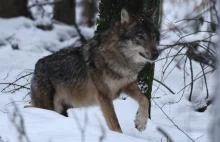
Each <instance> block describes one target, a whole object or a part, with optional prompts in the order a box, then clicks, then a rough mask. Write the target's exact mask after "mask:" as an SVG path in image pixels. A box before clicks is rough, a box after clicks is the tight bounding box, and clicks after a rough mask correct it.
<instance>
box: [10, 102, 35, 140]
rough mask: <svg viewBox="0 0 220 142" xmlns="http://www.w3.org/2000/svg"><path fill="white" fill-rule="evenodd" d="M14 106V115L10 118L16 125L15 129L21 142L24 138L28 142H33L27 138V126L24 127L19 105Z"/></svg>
mask: <svg viewBox="0 0 220 142" xmlns="http://www.w3.org/2000/svg"><path fill="white" fill-rule="evenodd" d="M13 106H14V109H15V110H14V113H13V115H12V116H9V119H10V121H11V122H12V124H13V125H14V127H15V128H16V130H17V131H18V133H19V134H20V135H19V140H20V141H21V140H22V138H25V139H26V142H31V141H30V139H29V137H28V136H27V133H26V131H25V126H24V118H23V116H22V115H21V113H20V111H19V109H18V107H17V105H16V104H15V103H13ZM17 118H18V119H19V120H20V121H19V124H17V121H16V119H17Z"/></svg>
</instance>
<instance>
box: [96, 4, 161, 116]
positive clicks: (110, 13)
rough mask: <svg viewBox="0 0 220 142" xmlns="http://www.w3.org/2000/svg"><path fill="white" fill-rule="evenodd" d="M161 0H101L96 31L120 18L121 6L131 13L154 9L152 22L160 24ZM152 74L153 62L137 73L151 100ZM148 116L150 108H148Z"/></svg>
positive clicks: (105, 27)
mask: <svg viewBox="0 0 220 142" xmlns="http://www.w3.org/2000/svg"><path fill="white" fill-rule="evenodd" d="M160 6H161V0H101V3H100V5H99V10H100V15H99V19H98V20H97V24H98V27H97V31H96V32H97V33H102V32H104V31H105V30H106V29H108V28H109V27H110V26H111V24H112V23H114V22H116V21H119V20H120V12H121V9H122V8H126V9H127V10H128V11H129V12H130V13H132V14H141V13H147V12H149V11H152V10H156V14H155V18H154V22H155V24H156V25H158V26H159V25H160V24H159V23H160V9H161V8H160ZM153 76H154V64H147V65H146V66H145V67H144V69H143V70H142V71H141V72H140V73H139V75H138V84H139V86H140V89H141V90H142V92H143V93H144V94H145V95H146V97H148V99H149V101H151V91H152V84H153ZM149 116H150V108H149Z"/></svg>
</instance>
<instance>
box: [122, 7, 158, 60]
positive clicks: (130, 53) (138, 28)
mask: <svg viewBox="0 0 220 142" xmlns="http://www.w3.org/2000/svg"><path fill="white" fill-rule="evenodd" d="M159 37H160V34H159V31H158V29H157V28H156V27H155V25H154V24H153V23H152V22H151V20H150V17H148V16H142V15H138V16H133V15H129V13H128V12H127V11H126V10H125V9H122V11H121V28H120V51H121V52H122V54H123V55H124V56H125V58H127V59H129V60H132V61H133V62H135V63H147V62H154V60H156V59H157V58H158V56H159V53H158V50H157V45H158V43H159Z"/></svg>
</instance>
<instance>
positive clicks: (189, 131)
mask: <svg viewBox="0 0 220 142" xmlns="http://www.w3.org/2000/svg"><path fill="white" fill-rule="evenodd" d="M166 6H167V5H165V8H166ZM168 18H169V17H168ZM168 18H167V19H168ZM170 19H172V18H170ZM165 22H167V21H165ZM82 32H83V33H85V34H86V35H87V38H89V37H91V36H92V35H93V29H87V28H82ZM171 39H172V40H170V41H174V39H175V37H172V38H171ZM162 43H163V44H168V42H167V40H164V41H163V40H162ZM78 44H79V37H78V36H77V34H76V32H75V30H74V28H72V27H68V26H64V25H62V26H61V25H58V24H56V25H55V26H54V30H53V31H42V30H40V29H37V28H36V27H35V26H34V22H33V21H31V20H28V19H25V18H22V17H19V18H14V19H0V83H2V82H6V83H7V82H12V81H14V80H15V79H16V77H17V75H18V74H20V73H21V72H22V71H24V70H25V69H32V70H33V69H34V65H35V63H36V61H37V60H38V59H39V58H41V57H44V56H46V55H49V54H50V52H49V51H56V50H59V49H61V48H64V47H68V46H70V45H73V46H76V45H78ZM12 47H18V48H19V50H13V49H12ZM172 52H173V54H175V53H176V52H175V51H172ZM172 52H171V54H172ZM166 53H167V52H164V53H163V54H162V55H161V56H160V58H163V57H164V56H166ZM179 59H180V57H178V58H176V62H175V61H174V62H172V63H171V65H170V66H169V67H168V69H167V73H166V74H165V75H164V76H166V75H167V74H169V71H172V73H171V74H170V75H169V76H168V77H167V78H166V79H165V80H164V82H165V83H166V85H168V86H169V87H170V88H171V89H172V90H173V91H174V92H175V93H176V94H174V95H173V94H171V93H170V92H169V91H168V90H166V89H165V88H164V87H163V86H161V85H160V87H159V89H158V85H159V84H158V83H157V82H154V86H153V94H152V96H153V100H152V105H151V106H152V110H151V112H152V114H151V115H152V116H151V120H150V119H149V120H148V124H147V128H146V130H145V131H143V132H139V131H137V130H136V129H135V128H134V122H133V121H134V118H135V114H136V111H137V108H138V104H137V103H136V102H134V101H133V100H132V99H130V98H127V99H126V100H122V99H118V100H116V101H115V102H114V105H115V109H116V113H117V116H118V118H119V122H120V125H121V127H122V131H123V134H120V133H116V132H112V131H110V130H109V129H108V127H107V125H106V123H105V121H104V118H103V116H102V113H101V111H100V109H99V107H92V108H87V109H85V108H82V109H71V110H69V111H68V114H69V117H68V118H66V117H63V116H61V115H60V114H57V113H56V112H53V111H48V110H43V109H37V108H23V106H24V105H25V104H28V101H29V100H30V98H29V96H27V97H25V96H26V94H27V93H28V90H26V89H21V90H19V91H17V92H15V93H4V92H0V137H1V138H0V141H1V139H2V140H3V141H4V142H18V141H19V133H18V130H17V129H16V125H20V121H19V117H18V118H17V119H16V120H15V123H12V120H11V119H10V118H11V116H13V115H14V110H15V106H14V105H13V103H11V102H12V101H15V102H16V105H17V107H18V110H19V111H18V110H16V112H19V114H21V116H22V117H23V119H24V127H25V131H26V133H27V136H28V138H29V139H30V141H31V142H49V141H50V142H64V141H65V142H82V141H83V139H82V138H85V141H86V142H98V141H100V137H101V136H105V139H104V141H105V142H144V141H148V142H161V141H162V142H166V141H167V140H166V138H165V137H164V136H163V135H162V134H161V133H160V132H159V131H158V130H157V128H161V129H162V130H164V131H166V132H167V133H168V135H169V136H171V137H172V139H173V140H174V141H175V142H191V141H192V140H190V138H192V139H193V140H194V141H196V142H209V141H210V138H209V126H210V123H211V117H210V116H211V113H212V105H210V106H209V107H208V109H207V110H206V111H205V112H203V113H199V112H196V111H195V110H194V108H195V107H196V106H195V105H203V102H202V101H203V100H204V99H203V98H204V97H205V93H206V89H205V87H204V84H203V86H202V85H201V84H202V83H201V82H203V80H202V79H198V81H197V82H196V83H195V87H194V88H195V91H194V92H193V93H194V94H197V95H196V97H194V100H195V102H196V103H194V104H192V103H190V102H189V101H188V100H187V99H186V97H187V96H188V95H189V92H190V89H189V88H187V89H186V90H185V92H183V91H181V92H179V93H177V92H178V91H179V90H180V89H181V88H183V87H184V85H183V71H182V70H181V69H179V68H177V67H176V64H177V61H178V60H179ZM168 61H169V60H168ZM165 63H166V60H160V61H158V62H156V72H155V78H157V79H158V80H161V78H163V77H162V76H161V72H162V71H163V65H164V64H165ZM193 66H194V72H195V74H196V73H198V72H200V66H199V64H197V63H195V62H193ZM187 68H188V69H189V66H187ZM208 70H209V69H207V70H206V71H208ZM200 75H201V74H200ZM212 79H213V78H212V75H207V81H208V83H209V90H210V94H212V91H213V90H214V89H213V88H214V85H213V83H214V82H213V81H212ZM26 82H27V81H26V80H22V81H20V82H19V83H20V84H25V83H26ZM189 82H190V76H189V75H187V77H186V84H188V83H189ZM6 86H7V85H4V84H0V90H2V89H3V88H4V87H6ZM9 89H13V88H9ZM6 91H7V90H6ZM182 95H183V96H182ZM177 102H178V103H177ZM168 117H169V118H168ZM81 128H83V130H85V134H84V136H83V135H82V132H81ZM178 128H179V129H181V130H179V129H178ZM182 131H183V132H182ZM184 133H185V134H184ZM187 135H188V136H189V137H190V138H189V137H188V136H187ZM23 141H24V142H26V140H25V139H24V140H23Z"/></svg>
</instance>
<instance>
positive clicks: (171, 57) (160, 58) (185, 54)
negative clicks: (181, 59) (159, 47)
mask: <svg viewBox="0 0 220 142" xmlns="http://www.w3.org/2000/svg"><path fill="white" fill-rule="evenodd" d="M183 55H186V54H185V53H184V54H178V55H177V54H175V55H171V56H167V57H164V58H160V59H158V60H156V61H155V62H158V61H161V60H164V59H167V58H172V57H177V56H183Z"/></svg>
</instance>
